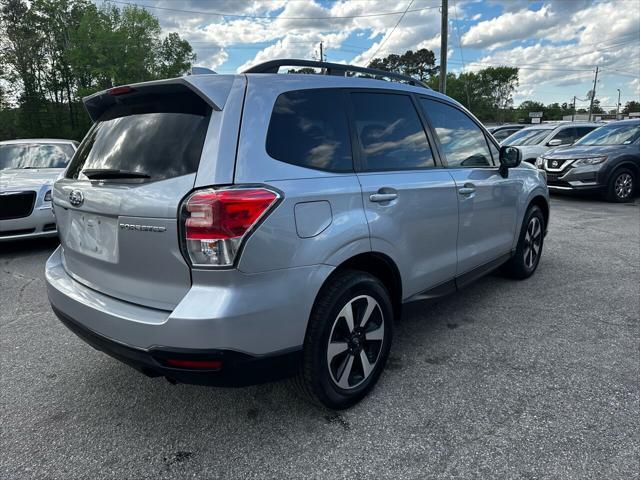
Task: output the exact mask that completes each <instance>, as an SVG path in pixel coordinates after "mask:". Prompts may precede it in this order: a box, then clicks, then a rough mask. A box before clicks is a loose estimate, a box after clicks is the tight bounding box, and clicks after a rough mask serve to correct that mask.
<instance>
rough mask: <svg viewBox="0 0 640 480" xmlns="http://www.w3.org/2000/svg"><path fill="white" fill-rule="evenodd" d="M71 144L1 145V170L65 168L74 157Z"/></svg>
mask: <svg viewBox="0 0 640 480" xmlns="http://www.w3.org/2000/svg"><path fill="white" fill-rule="evenodd" d="M73 152H74V150H73V147H72V146H71V144H70V143H11V144H5V145H0V170H4V169H5V168H64V167H66V166H67V163H69V160H70V159H71V157H72V156H73Z"/></svg>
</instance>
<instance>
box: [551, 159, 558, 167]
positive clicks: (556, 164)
mask: <svg viewBox="0 0 640 480" xmlns="http://www.w3.org/2000/svg"><path fill="white" fill-rule="evenodd" d="M551 166H552V167H553V168H558V161H557V160H554V161H553V162H551Z"/></svg>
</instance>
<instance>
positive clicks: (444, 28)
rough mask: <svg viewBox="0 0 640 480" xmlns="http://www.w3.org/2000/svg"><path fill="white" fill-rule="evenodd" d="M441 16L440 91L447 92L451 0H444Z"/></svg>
mask: <svg viewBox="0 0 640 480" xmlns="http://www.w3.org/2000/svg"><path fill="white" fill-rule="evenodd" d="M441 9H442V15H441V17H440V21H441V22H440V92H441V93H445V94H446V93H447V36H448V30H449V0H442V7H441Z"/></svg>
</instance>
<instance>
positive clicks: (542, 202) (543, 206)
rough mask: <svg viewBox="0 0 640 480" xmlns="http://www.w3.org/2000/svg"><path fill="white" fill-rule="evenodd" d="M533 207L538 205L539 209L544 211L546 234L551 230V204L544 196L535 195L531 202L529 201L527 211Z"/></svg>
mask: <svg viewBox="0 0 640 480" xmlns="http://www.w3.org/2000/svg"><path fill="white" fill-rule="evenodd" d="M532 205H536V206H537V207H539V208H540V210H542V216H543V217H544V228H545V232H546V231H547V229H548V228H549V215H550V212H549V202H548V201H547V199H546V198H545V197H544V196H542V195H535V196H534V197H533V198H531V200H529V205H528V206H527V210H528V209H529V207H531V206H532Z"/></svg>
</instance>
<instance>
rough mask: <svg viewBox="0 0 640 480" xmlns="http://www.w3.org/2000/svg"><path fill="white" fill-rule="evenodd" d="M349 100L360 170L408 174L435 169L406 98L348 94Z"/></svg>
mask: <svg viewBox="0 0 640 480" xmlns="http://www.w3.org/2000/svg"><path fill="white" fill-rule="evenodd" d="M351 98H352V101H353V110H354V118H355V126H356V132H357V134H358V139H359V140H360V147H361V148H360V156H361V162H362V169H363V170H367V171H372V170H378V171H379V170H411V169H420V168H425V167H433V166H434V165H435V164H434V161H433V153H432V152H431V148H430V147H429V142H428V140H427V134H426V133H425V131H424V129H423V127H422V123H421V122H420V117H419V116H418V112H417V111H416V109H415V107H414V106H413V102H412V101H411V98H410V97H408V96H407V95H396V94H387V93H352V94H351Z"/></svg>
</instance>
